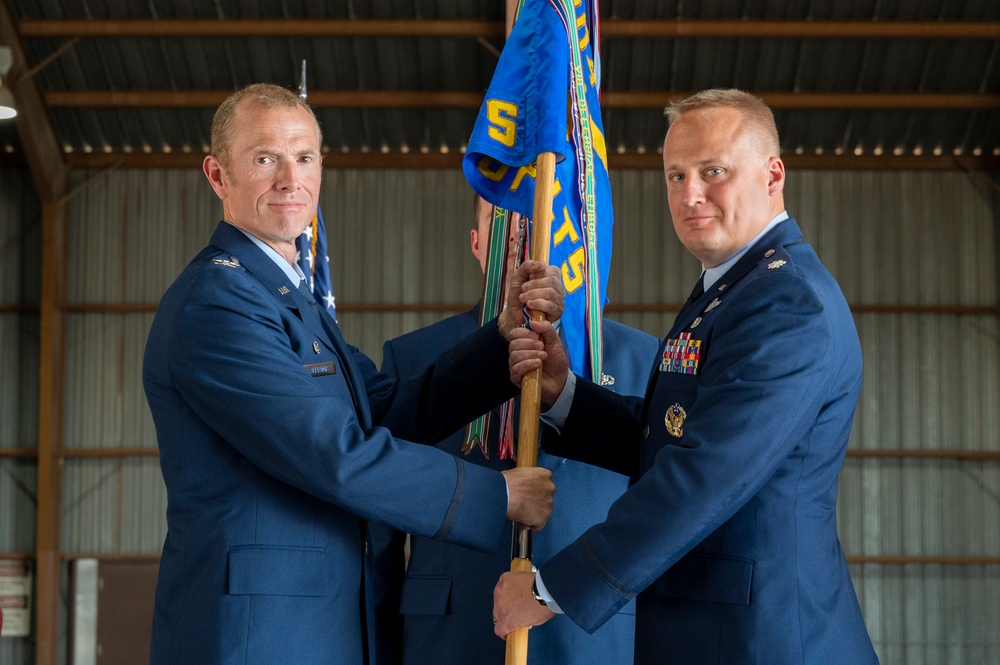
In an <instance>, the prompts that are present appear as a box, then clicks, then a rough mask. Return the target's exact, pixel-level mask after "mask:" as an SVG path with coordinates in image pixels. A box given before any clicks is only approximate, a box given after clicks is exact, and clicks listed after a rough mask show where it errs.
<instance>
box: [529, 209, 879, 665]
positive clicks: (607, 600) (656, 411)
mask: <svg viewBox="0 0 1000 665" xmlns="http://www.w3.org/2000/svg"><path fill="white" fill-rule="evenodd" d="M860 388H861V346H860V343H859V341H858V335H857V331H856V329H855V326H854V322H853V319H852V316H851V312H850V310H849V309H848V306H847V303H846V301H845V299H844V296H843V294H842V293H841V291H840V288H839V286H838V285H837V283H836V281H835V280H834V278H833V277H832V276H831V275H830V274H829V272H827V270H826V269H825V268H824V267H823V265H822V264H821V263H820V261H819V259H818V257H817V256H816V253H815V252H814V251H813V249H812V248H811V247H810V246H809V245H808V244H806V243H804V242H802V233H801V232H800V231H799V228H798V225H797V224H796V223H795V221H794V220H792V219H788V220H786V221H784V222H781V223H780V224H778V225H777V226H775V227H774V228H773V229H771V230H770V231H769V232H768V233H767V234H765V236H763V237H762V238H761V239H760V241H759V242H757V243H755V244H754V245H753V246H752V247H751V248H750V249H749V251H748V252H747V253H746V254H745V255H744V256H743V257H742V258H741V259H740V260H739V261H738V262H737V263H736V264H735V265H734V266H733V267H732V268H731V269H730V270H729V271H727V272H726V274H725V275H724V276H723V277H722V278H721V279H720V280H719V281H718V282H717V283H716V284H714V285H712V286H711V287H710V288H709V289H708V290H707V291H706V292H705V293H704V295H702V296H701V297H700V298H699V299H697V300H696V301H695V302H694V303H691V304H690V305H688V306H687V307H686V308H685V309H684V310H682V311H681V313H680V314H679V315H678V317H677V319H676V320H675V322H674V326H673V328H672V329H671V330H670V332H669V333H668V334H667V337H666V338H665V339H664V340H663V342H662V343H661V346H660V351H659V355H658V358H657V361H656V364H655V366H654V367H653V369H652V372H651V373H650V375H649V383H648V386H647V388H646V394H645V398H643V399H635V398H625V397H622V396H619V395H615V394H613V393H610V392H609V391H605V390H601V389H600V388H598V387H594V386H590V385H588V384H586V383H585V382H579V383H578V384H577V389H576V393H575V397H574V400H573V403H572V406H571V409H570V413H569V416H568V419H567V421H566V424H565V427H564V428H562V430H561V434H559V433H556V432H555V431H554V430H552V429H549V428H546V430H545V432H544V433H543V445H544V446H545V447H546V449H548V450H549V451H550V452H553V453H556V454H561V455H565V456H573V457H574V458H577V459H584V460H589V461H591V462H594V463H598V464H602V465H604V466H606V467H609V468H613V469H615V470H618V471H620V472H621V473H627V474H632V475H636V476H641V477H640V478H639V480H638V481H637V482H636V483H635V484H634V485H633V486H632V487H631V488H630V489H629V491H628V492H626V493H625V494H624V495H623V496H622V497H621V498H620V499H619V500H618V501H616V502H615V504H614V505H612V506H611V509H610V511H609V513H608V518H607V520H606V521H605V522H603V523H601V524H598V525H596V526H594V527H592V528H591V529H589V530H588V531H587V532H586V533H584V534H583V535H582V536H581V537H580V538H579V539H577V540H576V541H575V542H574V543H573V544H572V545H570V546H569V547H567V548H565V549H564V550H562V551H561V552H560V553H558V554H556V555H555V556H554V557H553V558H552V559H551V560H550V561H549V562H548V563H547V564H544V565H543V566H542V567H541V569H540V574H541V576H542V579H543V580H544V582H545V586H546V588H547V589H548V590H549V592H550V593H551V594H552V596H553V597H554V598H555V599H556V600H557V602H558V603H559V604H560V606H561V607H562V609H563V610H564V611H565V612H566V614H567V615H568V616H569V617H570V618H571V619H572V620H573V621H575V622H576V623H578V624H579V625H580V626H582V627H583V628H585V629H586V630H595V629H597V628H598V627H600V626H601V625H602V624H603V623H604V622H605V621H606V620H607V619H608V618H609V617H611V616H613V615H614V613H615V612H616V611H617V610H618V609H619V608H620V607H622V606H623V605H625V604H626V603H628V602H629V601H630V600H631V599H632V598H634V597H636V595H638V601H637V607H636V614H637V622H636V659H635V662H636V663H637V664H639V665H651V664H653V663H656V664H658V665H659V664H663V663H678V664H684V665H753V664H757V665H793V664H796V665H798V664H801V665H819V664H821V663H822V664H834V663H836V664H842V665H868V664H871V663H877V662H878V660H877V658H876V656H875V653H874V650H873V648H872V644H871V640H870V639H869V637H868V633H867V631H866V629H865V625H864V623H863V621H862V616H861V611H860V607H859V605H858V600H857V597H856V594H855V591H854V587H853V585H852V583H851V578H850V576H849V573H848V568H847V564H846V562H845V560H844V554H843V551H842V550H841V546H840V541H839V538H838V537H837V525H836V502H837V476H838V474H839V472H840V468H841V466H842V464H843V460H844V454H845V452H846V448H847V440H848V435H849V433H850V429H851V424H852V420H853V415H854V410H855V407H856V405H857V400H858V394H859V391H860Z"/></svg>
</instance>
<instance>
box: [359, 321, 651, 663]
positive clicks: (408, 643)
mask: <svg viewBox="0 0 1000 665" xmlns="http://www.w3.org/2000/svg"><path fill="white" fill-rule="evenodd" d="M478 318H479V308H478V306H477V307H476V308H474V309H472V310H471V311H469V312H465V313H462V314H459V315H456V316H453V317H450V318H448V319H445V320H444V321H441V322H439V323H437V324H434V325H432V326H429V327H427V328H422V329H420V330H417V331H414V332H411V333H409V334H406V335H403V336H401V337H398V338H396V339H394V340H390V341H388V342H386V343H385V345H384V347H383V358H384V359H383V363H382V371H383V372H385V373H387V374H389V375H391V376H396V377H405V376H408V375H411V374H419V373H420V372H423V371H424V369H425V367H426V365H427V363H428V362H430V361H432V359H433V358H434V355H435V354H436V353H438V352H439V351H440V350H442V349H445V348H447V347H449V346H451V345H452V344H454V343H455V342H457V341H458V340H459V339H461V338H462V337H464V336H465V335H469V334H472V333H473V332H475V330H476V328H477V327H478V323H477V321H478ZM657 343H658V340H657V339H656V338H655V337H653V336H652V335H649V334H647V333H644V332H642V331H639V330H636V329H634V328H630V327H628V326H625V325H622V324H620V323H617V322H614V321H610V320H608V319H605V321H604V368H603V373H604V375H605V377H604V383H605V384H609V385H608V387H609V388H610V389H611V390H613V391H616V392H619V393H621V394H625V395H638V394H641V393H642V390H643V387H644V385H645V379H646V376H647V370H648V367H649V364H650V362H651V359H652V358H653V356H654V354H655V353H656V347H657ZM498 421H499V417H498V416H497V417H494V418H493V419H492V423H491V427H492V430H491V432H490V439H489V441H490V448H491V449H490V457H489V459H486V458H485V457H484V456H483V454H482V453H481V452H480V450H479V449H478V448H477V449H474V450H472V452H470V453H469V454H468V455H463V454H462V452H461V448H462V441H463V439H464V434H465V429H464V428H462V429H460V430H459V431H457V432H455V433H454V434H452V435H451V436H449V437H448V438H446V439H444V440H442V441H441V442H440V443H438V444H436V445H437V448H439V449H440V450H443V451H446V452H448V453H451V454H452V455H456V456H458V457H460V458H462V459H464V460H466V461H468V462H471V463H473V464H478V465H481V466H485V467H488V468H493V469H509V468H513V467H514V466H515V463H514V462H513V461H512V460H501V459H499V455H498V454H497V449H496V441H497V432H498V428H499V425H498ZM514 431H515V432H516V431H517V423H516V422H515V423H514ZM538 465H539V466H543V467H545V468H547V469H549V470H551V471H552V478H553V481H554V482H555V483H556V488H557V491H556V501H555V507H554V508H553V512H552V517H551V518H550V519H549V522H548V524H547V525H546V526H545V528H544V529H542V530H541V531H539V532H537V533H535V534H534V538H533V543H532V544H533V561H534V562H535V563H536V564H537V563H539V562H543V561H546V560H547V559H548V558H549V557H550V556H552V555H553V554H554V553H555V552H558V551H559V550H560V549H561V548H562V547H563V546H565V545H566V544H568V543H570V542H572V541H573V540H574V539H575V538H576V537H577V536H579V535H580V534H581V533H583V532H584V530H586V529H587V527H589V526H591V525H593V524H595V523H597V522H599V521H601V520H602V519H604V517H605V515H606V514H607V510H608V506H610V505H611V503H612V502H613V501H614V500H615V499H616V498H618V496H620V495H621V493H622V492H624V491H625V489H626V487H627V485H628V479H627V478H626V477H625V476H622V475H619V474H617V473H612V472H610V471H606V470H604V469H601V468H598V467H595V466H591V465H587V464H581V463H579V462H573V461H569V460H566V459H564V458H561V457H555V456H553V455H549V454H547V453H545V452H544V451H539V455H538ZM510 531H511V528H510V526H509V523H508V527H507V529H506V530H505V532H504V537H503V538H502V539H501V544H500V546H499V547H497V548H496V549H495V551H493V552H488V553H484V552H474V551H472V550H469V549H466V548H464V547H459V546H457V545H452V544H449V543H444V542H441V541H438V540H432V539H430V538H425V537H421V536H413V537H412V538H411V541H410V559H409V566H408V568H407V570H406V574H405V578H404V577H403V557H402V552H403V549H402V539H403V538H404V535H403V534H401V533H399V532H393V531H392V530H389V529H380V528H378V527H377V526H375V525H373V541H374V543H375V550H376V556H377V558H378V559H379V565H378V572H379V583H380V585H381V586H382V588H381V589H380V590H379V592H380V607H379V610H378V611H379V614H380V627H381V629H382V630H383V631H384V632H383V633H382V634H381V635H380V636H379V646H380V649H381V650H380V652H379V661H380V663H390V664H391V663H400V662H401V663H403V664H404V665H466V664H469V663H476V664H481V665H490V664H495V665H502V664H503V662H504V651H505V643H504V642H503V641H502V640H501V639H499V638H498V637H497V636H496V635H494V634H493V622H492V621H491V616H492V609H493V587H494V586H495V585H496V583H497V580H498V579H499V578H500V575H501V574H502V573H504V572H506V571H508V570H510V559H511V556H510V554H511V550H510V541H511V538H510ZM397 612H398V613H397ZM634 615H635V608H634V604H632V603H629V604H627V605H625V606H624V607H622V608H621V609H620V610H619V611H618V612H617V613H616V614H615V615H614V616H612V617H610V618H609V620H608V622H607V623H605V624H604V625H603V626H602V627H601V628H600V629H599V630H597V631H596V632H595V633H594V634H593V635H589V634H588V633H587V632H586V631H584V630H582V629H581V628H580V627H578V626H576V625H575V624H573V622H571V621H570V620H568V619H567V618H565V617H556V618H555V619H553V620H552V621H549V622H548V623H546V624H545V625H543V626H539V627H538V628H533V629H532V630H531V634H530V639H529V640H528V650H529V651H528V655H529V662H531V663H539V664H541V663H544V664H545V665H618V664H622V665H624V664H626V663H627V664H631V663H632V642H633V639H634V620H635V616H634ZM383 655H385V658H383V657H382V656H383Z"/></svg>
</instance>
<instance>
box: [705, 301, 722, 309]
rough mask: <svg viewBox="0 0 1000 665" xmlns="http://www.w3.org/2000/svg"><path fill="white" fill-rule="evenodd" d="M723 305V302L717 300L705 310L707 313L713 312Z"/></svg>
mask: <svg viewBox="0 0 1000 665" xmlns="http://www.w3.org/2000/svg"><path fill="white" fill-rule="evenodd" d="M721 304H722V301H721V300H719V299H718V298H716V299H715V300H713V301H712V302H710V303H708V307H706V308H705V311H706V312H711V311H712V310H713V309H715V308H716V307H718V306H719V305H721Z"/></svg>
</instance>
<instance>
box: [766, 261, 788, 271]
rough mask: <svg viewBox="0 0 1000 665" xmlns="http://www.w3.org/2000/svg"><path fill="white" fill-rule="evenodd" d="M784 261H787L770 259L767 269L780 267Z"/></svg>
mask: <svg viewBox="0 0 1000 665" xmlns="http://www.w3.org/2000/svg"><path fill="white" fill-rule="evenodd" d="M785 263H787V261H782V260H780V259H779V260H777V261H771V262H770V263H768V264H767V269H768V270H775V269H776V268H780V267H781V266H783V265H785Z"/></svg>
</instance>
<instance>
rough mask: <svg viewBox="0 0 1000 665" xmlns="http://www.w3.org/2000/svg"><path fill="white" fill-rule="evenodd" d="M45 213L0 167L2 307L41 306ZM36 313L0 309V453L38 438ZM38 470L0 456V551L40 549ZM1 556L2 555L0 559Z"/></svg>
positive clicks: (21, 180)
mask: <svg viewBox="0 0 1000 665" xmlns="http://www.w3.org/2000/svg"><path fill="white" fill-rule="evenodd" d="M41 228H42V226H41V208H40V207H39V205H38V201H37V199H36V198H35V196H34V193H33V188H32V184H31V176H30V175H29V174H28V173H27V172H25V171H21V170H19V169H13V168H7V169H0V304H3V305H14V306H17V305H30V304H37V303H38V287H39V283H40V281H41V280H40V278H39V275H40V270H39V260H40V255H41V253H40V249H41V245H40V240H41ZM38 332H39V331H38V311H37V309H35V310H31V309H25V310H22V309H20V308H18V307H12V308H9V309H7V308H5V309H3V310H0V450H10V449H15V448H29V449H30V448H35V447H36V446H37V441H38ZM37 479H38V466H37V464H36V463H35V460H34V459H33V458H27V457H0V552H12V553H20V554H23V553H27V552H31V551H33V550H34V549H35V496H36V494H37V487H38V483H37ZM0 558H2V557H0ZM33 653H34V644H33V642H32V641H31V640H30V639H29V638H12V637H5V638H3V639H2V640H0V663H4V664H5V665H6V664H7V663H10V664H11V665H19V664H21V663H25V664H26V663H30V662H32V661H31V659H32V658H33Z"/></svg>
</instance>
